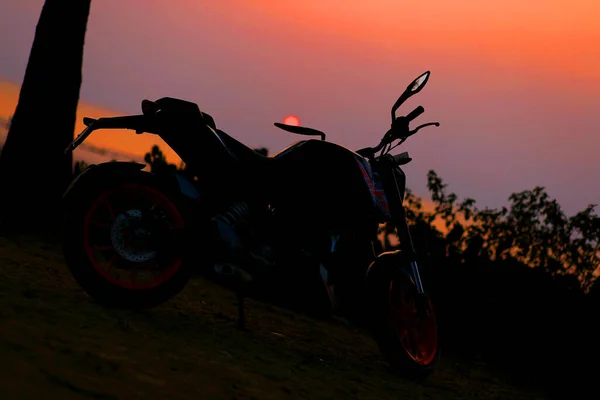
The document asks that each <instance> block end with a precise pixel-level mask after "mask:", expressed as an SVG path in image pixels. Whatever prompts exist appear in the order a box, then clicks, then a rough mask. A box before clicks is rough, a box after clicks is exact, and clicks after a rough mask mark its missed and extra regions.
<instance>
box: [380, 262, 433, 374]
mask: <svg viewBox="0 0 600 400" xmlns="http://www.w3.org/2000/svg"><path fill="white" fill-rule="evenodd" d="M370 272H371V274H370V276H369V278H368V288H369V290H368V296H369V302H368V303H369V308H370V319H371V328H372V331H373V336H374V338H375V340H376V341H377V344H378V346H379V349H380V351H381V352H382V354H383V356H384V357H385V359H386V360H387V361H388V363H389V364H390V366H391V367H392V368H393V369H395V370H397V371H399V372H401V373H404V374H408V375H413V376H417V377H425V376H427V375H429V374H430V373H431V372H433V371H434V366H435V364H436V362H437V360H438V359H439V356H440V345H439V339H438V326H437V320H436V316H435V311H434V308H433V305H432V302H431V299H430V298H429V296H428V295H427V294H419V293H418V292H417V287H416V285H415V282H414V281H413V279H412V277H411V275H410V274H409V273H408V272H407V271H405V270H402V269H399V268H398V266H396V268H385V269H384V268H381V269H380V270H378V271H370Z"/></svg>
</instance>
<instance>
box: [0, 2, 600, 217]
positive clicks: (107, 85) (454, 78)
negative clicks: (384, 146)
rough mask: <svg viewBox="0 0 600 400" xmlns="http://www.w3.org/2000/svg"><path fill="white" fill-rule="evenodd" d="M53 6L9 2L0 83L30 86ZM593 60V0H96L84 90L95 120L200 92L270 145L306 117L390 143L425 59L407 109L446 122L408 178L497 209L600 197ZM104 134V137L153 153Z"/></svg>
mask: <svg viewBox="0 0 600 400" xmlns="http://www.w3.org/2000/svg"><path fill="white" fill-rule="evenodd" d="M42 4H43V0H3V6H2V13H0V81H4V82H8V84H10V83H12V84H13V85H17V86H16V87H17V88H18V85H19V84H20V83H21V81H22V78H23V74H24V70H25V66H26V63H27V58H28V54H29V49H30V46H31V42H32V39H33V34H34V31H35V24H36V22H37V19H38V17H39V13H40V11H41V7H42ZM597 60H600V3H598V2H597V1H596V0H571V1H569V2H565V1H563V0H560V1H558V0H530V1H528V2H523V1H517V0H503V1H495V2H483V1H475V0H471V1H467V0H454V1H451V2H450V1H446V0H430V1H421V2H405V1H398V0H370V1H368V2H365V1H352V0H344V1H342V0H303V1H292V0H277V1H275V0H246V1H242V0H220V1H213V0H203V1H201V0H198V1H184V0H128V1H122V0H121V1H117V0H102V1H99V0H94V1H92V9H91V14H90V19H89V23H88V32H87V35H86V44H85V52H84V66H83V85H82V89H81V100H82V104H85V105H86V107H88V108H87V111H89V112H92V113H93V115H88V116H92V117H99V116H101V115H100V113H112V114H113V115H122V114H135V113H139V112H140V102H141V100H142V99H144V98H149V99H156V98H160V97H163V96H169V97H179V98H182V99H186V100H190V101H194V102H196V103H197V104H198V105H199V107H200V108H201V109H202V110H203V111H205V112H207V113H209V114H211V115H212V116H213V117H214V118H215V121H216V123H217V126H218V127H219V128H220V129H223V130H224V131H226V132H228V133H229V134H230V135H232V136H234V137H236V138H237V139H239V140H241V141H242V142H244V143H246V144H247V145H249V146H251V147H259V146H260V147H262V146H266V147H268V148H269V149H270V150H271V152H276V151H278V150H280V149H282V148H283V147H285V146H287V145H288V144H290V143H291V142H293V141H296V140H299V139H304V137H298V136H295V135H293V134H291V133H288V132H284V131H281V130H278V129H277V128H275V127H274V126H273V122H276V121H281V120H282V119H283V118H284V117H285V116H287V115H296V116H297V117H298V118H299V119H300V122H301V124H302V125H305V126H309V127H313V128H316V129H319V130H323V131H325V132H326V133H327V140H330V141H333V142H335V143H338V144H340V145H343V146H346V147H348V148H351V149H358V148H361V147H365V146H374V145H376V144H377V143H378V142H379V140H380V138H381V136H382V135H383V134H384V133H385V131H386V130H387V129H388V128H389V124H390V122H391V121H390V115H389V110H390V108H391V106H392V104H393V103H394V102H395V100H396V98H397V97H398V96H399V95H400V94H401V92H402V91H403V90H404V89H405V88H406V86H407V85H408V84H409V83H410V81H411V80H412V79H414V78H416V77H417V76H418V75H419V74H421V73H422V72H424V71H426V70H430V71H431V78H430V79H429V82H428V83H427V86H426V87H425V89H424V90H423V91H422V92H420V93H419V94H417V95H416V96H414V97H413V98H411V99H410V100H409V101H408V102H407V103H406V104H405V105H404V106H403V107H402V108H401V109H400V112H404V113H408V112H410V111H411V110H412V109H413V108H415V107H416V106H417V105H423V107H425V113H424V114H423V115H421V116H420V117H419V119H418V120H416V121H415V123H417V124H419V123H424V122H429V121H439V122H440V123H441V126H440V127H439V128H429V129H426V130H423V131H421V132H419V134H418V135H415V136H413V137H411V138H410V139H409V140H408V141H407V142H406V143H405V144H404V145H403V146H402V147H401V148H397V149H396V151H397V152H400V151H408V152H409V154H410V155H411V157H412V158H413V161H412V162H411V163H410V164H408V165H407V166H406V167H405V168H404V170H405V172H406V174H407V176H408V186H409V187H410V188H412V189H413V191H415V192H416V193H417V194H420V195H426V194H427V192H426V174H427V171H428V170H430V169H433V170H435V171H436V172H437V173H438V174H439V175H440V176H441V177H442V178H443V180H444V181H445V182H446V183H448V184H449V187H448V189H449V190H450V191H453V192H455V193H457V195H458V196H459V198H462V197H472V198H475V199H476V200H477V203H478V204H479V206H481V207H484V206H489V207H499V206H502V205H505V204H506V203H507V198H508V196H509V195H510V194H511V193H513V192H517V191H521V190H526V189H532V188H533V187H534V186H536V185H540V186H545V187H546V188H547V191H548V192H549V194H550V195H551V196H552V197H555V198H556V199H557V200H558V201H559V203H560V204H561V205H562V206H563V207H564V209H565V211H567V212H568V213H569V214H572V213H574V212H576V211H578V210H580V209H583V208H584V207H585V206H587V204H589V203H600V179H598V171H600V158H599V157H597V152H598V151H599V149H600V132H599V128H598V126H599V125H600V112H598V110H597V108H598V106H599V105H600V69H599V68H597V65H596V64H597ZM5 86H6V85H5ZM1 87H2V86H0V88H1ZM0 95H1V94H0ZM13 98H14V97H13ZM15 101H16V100H15ZM8 103H10V101H8ZM1 104H2V102H1V101H0V105H1ZM9 108H10V107H9ZM7 112H10V110H9V111H6V109H5V110H0V116H1V115H2V113H4V114H6V113H7ZM95 135H103V133H102V132H99V133H96V134H95ZM104 135H105V136H102V137H101V139H100V136H98V138H97V139H94V140H96V142H94V143H93V144H94V145H102V146H107V147H110V148H113V149H117V150H119V151H123V152H127V153H136V154H138V155H139V154H143V153H144V152H145V151H147V150H148V149H149V148H148V143H149V140H150V139H142V138H141V137H136V136H135V135H133V136H131V135H132V134H125V133H119V134H116V133H115V132H110V133H106V134H104ZM126 135H130V136H126ZM138 143H139V144H138Z"/></svg>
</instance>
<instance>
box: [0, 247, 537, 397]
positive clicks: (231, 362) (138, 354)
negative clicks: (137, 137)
mask: <svg viewBox="0 0 600 400" xmlns="http://www.w3.org/2000/svg"><path fill="white" fill-rule="evenodd" d="M236 311H237V304H236V299H235V296H234V295H233V293H231V292H229V291H227V290H225V289H223V288H221V287H219V286H217V285H215V284H213V283H211V282H207V281H205V280H203V279H201V278H198V279H195V280H193V281H192V282H191V283H190V284H189V285H188V287H187V288H186V289H185V290H184V292H182V293H181V294H180V295H179V296H177V297H176V298H174V299H173V300H171V301H169V302H168V303H166V304H164V305H162V306H160V307H157V308H155V309H151V310H146V311H142V312H133V311H124V310H113V309H104V308H101V307H99V306H98V305H96V304H94V302H93V301H92V300H91V299H90V298H89V297H88V296H87V295H86V294H85V293H83V292H82V291H81V290H80V289H79V288H78V287H77V286H76V284H75V283H74V282H73V280H72V279H71V277H70V275H69V274H68V271H67V270H66V267H65V266H64V262H63V258H62V255H61V253H60V250H59V249H58V248H57V246H55V245H53V244H49V243H47V242H44V241H42V240H40V239H32V238H27V237H18V238H7V237H0V355H1V360H2V362H1V363H0V393H2V396H1V397H2V399H6V400H12V399H15V400H16V399H42V398H45V399H63V400H66V399H138V398H140V399H141V398H144V399H173V400H175V399H288V398H289V399H296V398H306V399H334V398H336V399H377V400H382V399H478V400H480V399H515V400H516V399H532V398H540V399H541V398H544V396H543V393H542V392H540V391H539V390H536V389H534V388H529V387H526V386H523V385H522V384H517V383H516V382H515V381H513V380H512V379H511V378H510V377H508V376H506V375H505V374H502V373H500V372H498V371H497V370H495V369H494V368H493V367H492V366H490V365H486V364H484V363H482V362H476V361H473V360H466V359H461V358H460V357H457V356H453V355H450V354H444V356H443V359H442V361H441V363H440V365H439V368H438V371H437V372H436V373H435V374H434V375H433V376H431V377H430V378H428V379H427V380H425V381H411V380H408V379H405V378H402V377H399V376H395V375H394V374H392V373H391V372H390V371H389V370H388V369H387V367H386V364H385V363H384V362H383V361H382V359H381V357H380V355H379V353H378V350H377V348H376V346H375V344H374V343H373V341H372V340H371V339H370V338H369V337H367V336H364V334H362V333H360V332H358V331H355V330H352V329H350V328H348V327H346V326H344V325H343V324H341V323H338V322H335V321H331V322H325V321H315V320H312V319H310V318H308V317H306V316H302V315H299V314H295V313H293V312H291V311H288V310H285V309H281V308H278V307H275V306H273V305H269V304H264V303H260V302H256V301H252V300H249V301H248V305H247V312H248V318H247V328H248V329H247V331H238V330H236V329H235V322H236V317H237V313H236Z"/></svg>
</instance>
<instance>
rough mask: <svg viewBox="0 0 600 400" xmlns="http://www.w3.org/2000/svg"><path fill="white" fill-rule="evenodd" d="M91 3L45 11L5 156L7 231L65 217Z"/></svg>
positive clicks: (54, 5) (0, 203)
mask: <svg viewBox="0 0 600 400" xmlns="http://www.w3.org/2000/svg"><path fill="white" fill-rule="evenodd" d="M90 2H91V0H46V1H45V3H44V6H43V8H42V11H41V14H40V18H39V21H38V24H37V28H36V32H35V38H34V41H33V45H32V47H31V53H30V56H29V62H28V64H27V69H26V71H25V78H24V80H23V84H22V85H21V91H20V94H19V102H18V104H17V107H16V110H15V113H14V116H13V118H12V120H11V124H10V128H9V130H8V136H7V138H6V142H5V144H4V148H3V151H2V153H1V154H0V182H1V183H2V186H3V190H4V193H9V195H3V196H1V197H0V213H1V218H2V225H3V227H4V228H8V229H11V228H17V227H18V228H29V229H30V230H31V229H40V228H46V227H49V226H50V225H49V224H54V223H56V222H57V221H56V220H55V217H56V216H58V215H60V213H59V212H57V211H58V210H59V207H60V199H61V196H62V193H63V191H64V190H65V188H66V186H67V185H68V184H69V182H70V180H71V179H72V173H73V165H72V163H73V160H72V156H71V155H65V154H64V149H65V148H66V147H67V145H68V144H69V142H70V141H72V140H73V133H74V128H75V117H76V110H77V104H78V101H79V89H80V86H81V65H82V59H83V43H84V37H85V31H86V26H87V19H88V14H89V9H90ZM24 159H34V160H36V162H35V163H25V162H23V160H24ZM40 193H43V201H42V200H41V197H40ZM32 201H35V203H36V206H35V207H31V206H30V204H31V202H32Z"/></svg>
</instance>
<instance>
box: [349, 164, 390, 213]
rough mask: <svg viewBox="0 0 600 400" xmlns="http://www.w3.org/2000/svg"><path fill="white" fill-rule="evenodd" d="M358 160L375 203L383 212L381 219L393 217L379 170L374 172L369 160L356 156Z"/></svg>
mask: <svg viewBox="0 0 600 400" xmlns="http://www.w3.org/2000/svg"><path fill="white" fill-rule="evenodd" d="M356 161H357V163H358V165H359V167H360V169H361V172H362V174H363V177H364V179H365V182H366V183H367V186H368V188H369V191H370V192H371V196H372V198H373V204H374V205H375V207H377V209H378V210H379V211H380V212H381V217H382V218H381V219H382V220H385V219H388V218H390V217H391V214H390V207H389V205H388V200H387V196H386V194H385V189H384V186H383V180H382V179H381V177H380V176H379V173H378V172H373V171H372V169H371V166H370V165H369V163H368V161H366V160H365V159H363V158H359V157H357V158H356Z"/></svg>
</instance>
